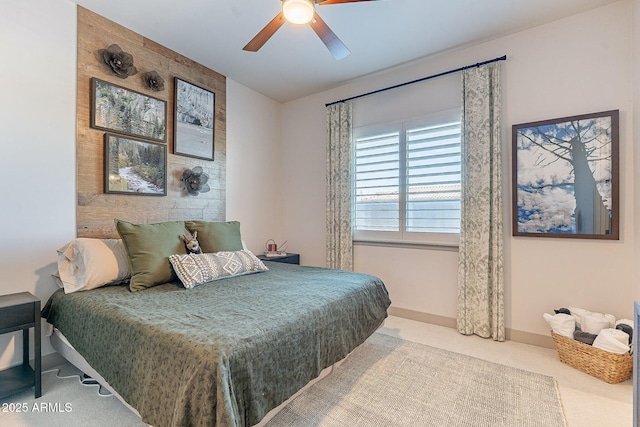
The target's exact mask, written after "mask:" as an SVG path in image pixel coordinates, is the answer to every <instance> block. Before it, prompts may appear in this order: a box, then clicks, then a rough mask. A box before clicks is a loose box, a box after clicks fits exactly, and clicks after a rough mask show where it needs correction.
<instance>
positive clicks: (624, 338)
mask: <svg viewBox="0 0 640 427" xmlns="http://www.w3.org/2000/svg"><path fill="white" fill-rule="evenodd" d="M593 346H594V347H596V348H599V349H601V350H604V351H609V352H611V353H616V354H624V353H628V352H629V335H627V334H626V333H625V332H623V331H621V330H618V329H613V328H607V329H603V330H601V331H600V333H599V334H598V336H597V337H596V339H595V341H593Z"/></svg>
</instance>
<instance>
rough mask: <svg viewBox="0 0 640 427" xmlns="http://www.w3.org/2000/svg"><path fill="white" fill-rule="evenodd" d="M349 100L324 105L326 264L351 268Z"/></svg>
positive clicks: (343, 268) (341, 268)
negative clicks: (325, 119) (325, 113)
mask: <svg viewBox="0 0 640 427" xmlns="http://www.w3.org/2000/svg"><path fill="white" fill-rule="evenodd" d="M351 128H352V123H351V104H350V103H346V102H342V103H339V104H333V105H329V106H328V107H327V267H329V268H337V269H340V270H353V237H352V236H353V233H352V227H351V203H352V201H351V192H352V169H353V167H352V164H351V162H352V152H353V148H352V144H351Z"/></svg>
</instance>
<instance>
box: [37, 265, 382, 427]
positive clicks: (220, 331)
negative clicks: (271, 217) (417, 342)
mask: <svg viewBox="0 0 640 427" xmlns="http://www.w3.org/2000/svg"><path fill="white" fill-rule="evenodd" d="M265 265H266V266H268V271H264V272H260V273H257V274H250V275H242V276H236V277H229V278H225V279H224V280H217V281H213V282H210V283H205V284H203V285H200V286H197V287H194V288H193V289H185V288H184V286H182V284H181V283H180V282H169V283H165V284H161V285H158V286H154V287H151V288H149V289H145V290H144V291H141V292H131V291H130V290H129V288H128V287H127V286H126V285H113V286H105V287H101V288H98V289H92V290H89V291H84V292H74V293H67V294H65V292H64V291H63V290H62V289H60V290H58V291H56V292H55V293H54V294H53V295H52V296H51V297H50V299H49V300H48V302H47V303H46V305H45V307H44V308H43V311H42V316H43V317H44V318H45V319H46V320H47V322H49V323H50V324H52V325H53V326H54V327H55V328H56V330H58V331H59V332H60V333H61V334H62V335H64V337H65V338H66V340H68V343H69V344H70V345H71V346H73V348H74V349H75V350H76V351H77V352H78V353H79V354H80V355H81V356H82V357H83V358H84V359H85V360H86V362H87V363H88V364H89V365H90V366H91V367H92V368H93V369H95V371H96V372H97V373H99V375H100V377H101V378H103V379H104V380H105V381H106V382H107V383H108V384H109V387H111V388H112V389H113V390H114V391H116V392H117V393H118V394H119V395H120V396H121V398H122V399H123V400H124V401H126V402H127V403H128V404H129V405H131V406H132V407H133V408H135V409H136V410H137V411H138V412H139V414H140V415H141V417H142V419H143V421H145V422H146V423H148V424H151V425H153V426H155V427H164V426H205V425H206V426H218V427H226V426H251V425H255V424H257V423H258V422H260V420H261V419H262V418H263V417H264V416H265V415H266V414H267V413H268V412H269V411H270V410H272V409H273V408H275V407H277V406H278V405H280V404H281V403H282V402H284V401H285V400H286V399H288V398H289V397H290V396H292V395H293V394H294V393H296V392H297V391H298V390H299V389H301V388H302V387H303V386H305V384H307V383H308V382H309V381H311V380H313V379H314V378H316V377H317V376H318V375H319V374H320V372H321V371H322V370H323V369H324V368H327V367H329V366H331V365H332V364H334V363H336V362H338V361H340V360H341V359H343V358H344V357H346V356H347V355H348V354H349V353H350V352H351V351H352V350H353V349H354V348H356V347H357V346H358V345H360V344H361V343H362V342H364V341H365V340H366V339H367V337H369V336H370V335H371V334H372V333H373V332H374V331H375V330H376V329H377V328H378V327H380V326H381V324H382V323H383V321H384V319H385V318H386V316H387V308H388V307H389V305H390V300H389V296H388V293H387V290H386V289H385V286H384V284H383V283H382V282H381V281H380V280H379V279H378V278H376V277H373V276H369V275H366V274H360V273H354V272H346V271H340V270H332V269H324V268H315V267H303V266H298V265H291V264H281V263H275V262H265Z"/></svg>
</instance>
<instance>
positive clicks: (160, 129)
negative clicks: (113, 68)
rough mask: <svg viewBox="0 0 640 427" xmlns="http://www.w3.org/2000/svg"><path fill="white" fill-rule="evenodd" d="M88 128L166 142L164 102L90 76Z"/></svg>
mask: <svg viewBox="0 0 640 427" xmlns="http://www.w3.org/2000/svg"><path fill="white" fill-rule="evenodd" d="M91 127H92V128H94V129H102V130H106V131H112V132H118V133H122V134H125V135H131V136H135V137H140V138H145V139H151V140H154V141H160V142H166V141H167V103H166V102H165V101H163V100H161V99H157V98H153V97H151V96H148V95H144V94H142V93H139V92H136V91H134V90H131V89H126V88H123V87H121V86H118V85H115V84H113V83H109V82H105V81H103V80H100V79H97V78H95V77H93V78H91Z"/></svg>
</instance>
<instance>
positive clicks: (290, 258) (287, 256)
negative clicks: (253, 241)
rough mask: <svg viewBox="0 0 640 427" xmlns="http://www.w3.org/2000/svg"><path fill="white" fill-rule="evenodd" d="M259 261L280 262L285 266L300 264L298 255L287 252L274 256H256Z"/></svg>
mask: <svg viewBox="0 0 640 427" xmlns="http://www.w3.org/2000/svg"><path fill="white" fill-rule="evenodd" d="M256 256H257V257H258V259H259V260H261V261H274V262H282V263H285V264H298V265H299V264H300V254H292V253H288V252H280V253H278V254H275V255H267V254H261V255H256Z"/></svg>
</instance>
